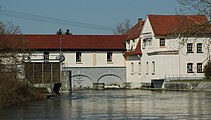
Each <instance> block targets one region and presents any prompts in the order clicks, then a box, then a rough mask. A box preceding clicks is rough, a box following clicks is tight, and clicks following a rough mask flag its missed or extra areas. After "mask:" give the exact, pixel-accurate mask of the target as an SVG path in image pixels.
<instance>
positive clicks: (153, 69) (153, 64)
mask: <svg viewBox="0 0 211 120" xmlns="http://www.w3.org/2000/svg"><path fill="white" fill-rule="evenodd" d="M152 75H155V62H154V61H152Z"/></svg>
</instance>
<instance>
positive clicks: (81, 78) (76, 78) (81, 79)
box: [72, 75, 93, 88]
mask: <svg viewBox="0 0 211 120" xmlns="http://www.w3.org/2000/svg"><path fill="white" fill-rule="evenodd" d="M92 87H93V82H92V80H91V79H90V78H89V77H88V76H86V75H73V76H72V88H92Z"/></svg>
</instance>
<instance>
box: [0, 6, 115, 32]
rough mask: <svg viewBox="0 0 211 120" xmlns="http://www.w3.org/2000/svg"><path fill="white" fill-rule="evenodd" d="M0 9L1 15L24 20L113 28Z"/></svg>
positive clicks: (111, 28)
mask: <svg viewBox="0 0 211 120" xmlns="http://www.w3.org/2000/svg"><path fill="white" fill-rule="evenodd" d="M0 10H1V11H2V12H1V13H2V15H3V16H10V17H15V18H19V19H24V20H33V21H39V22H46V23H53V24H63V25H69V26H75V27H80V28H90V29H98V30H106V31H113V30H114V29H115V28H113V27H107V26H101V25H94V24H88V23H82V22H75V21H70V20H62V19H58V18H52V17H46V16H40V15H34V14H29V13H23V12H16V11H13V10H6V9H0Z"/></svg>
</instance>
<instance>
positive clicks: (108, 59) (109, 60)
mask: <svg viewBox="0 0 211 120" xmlns="http://www.w3.org/2000/svg"><path fill="white" fill-rule="evenodd" d="M107 62H109V63H111V62H112V52H107Z"/></svg>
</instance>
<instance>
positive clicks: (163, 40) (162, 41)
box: [160, 38, 166, 47]
mask: <svg viewBox="0 0 211 120" xmlns="http://www.w3.org/2000/svg"><path fill="white" fill-rule="evenodd" d="M164 46H166V42H165V38H160V47H164Z"/></svg>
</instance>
